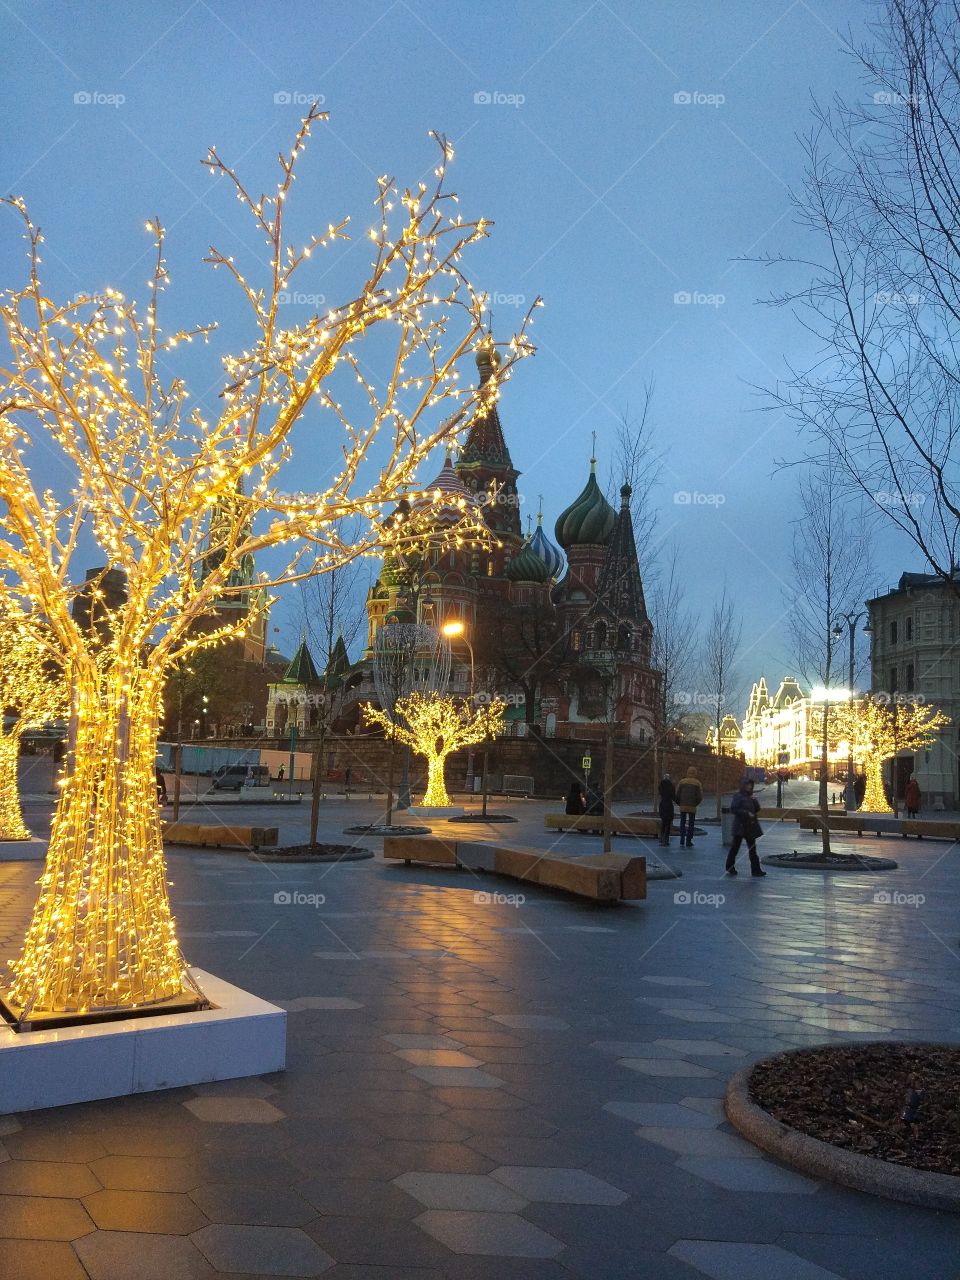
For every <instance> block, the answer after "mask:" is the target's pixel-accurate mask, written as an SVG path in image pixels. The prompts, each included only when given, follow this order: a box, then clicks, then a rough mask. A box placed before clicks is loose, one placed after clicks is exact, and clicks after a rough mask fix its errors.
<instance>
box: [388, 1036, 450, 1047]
mask: <svg viewBox="0 0 960 1280" xmlns="http://www.w3.org/2000/svg"><path fill="white" fill-rule="evenodd" d="M383 1038H384V1040H388V1041H389V1042H390V1044H392V1045H395V1046H396V1047H397V1048H398V1049H462V1048H463V1042H462V1041H461V1040H455V1039H454V1037H453V1036H428V1035H402V1034H397V1035H390V1036H384V1037H383Z"/></svg>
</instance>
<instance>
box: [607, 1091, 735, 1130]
mask: <svg viewBox="0 0 960 1280" xmlns="http://www.w3.org/2000/svg"><path fill="white" fill-rule="evenodd" d="M708 1101H710V1102H713V1101H714V1099H713V1098H710V1099H708ZM603 1109H604V1111H609V1112H611V1114H612V1115H615V1116H620V1117H622V1118H623V1119H624V1120H632V1121H633V1122H634V1123H635V1124H649V1125H660V1126H661V1127H663V1128H669V1127H675V1128H679V1127H684V1128H690V1129H715V1128H716V1127H717V1125H718V1124H719V1123H720V1121H721V1120H722V1119H723V1115H722V1113H721V1115H720V1116H712V1115H710V1114H709V1113H708V1114H706V1115H704V1114H703V1112H701V1111H699V1110H697V1109H696V1108H694V1107H686V1106H682V1105H681V1104H680V1103H677V1102H605V1103H604V1104H603Z"/></svg>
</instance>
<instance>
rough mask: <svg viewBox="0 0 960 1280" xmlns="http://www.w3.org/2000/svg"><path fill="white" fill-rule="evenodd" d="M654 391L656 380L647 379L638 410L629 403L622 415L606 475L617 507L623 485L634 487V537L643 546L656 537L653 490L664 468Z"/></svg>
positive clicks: (632, 496)
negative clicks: (656, 439) (656, 435)
mask: <svg viewBox="0 0 960 1280" xmlns="http://www.w3.org/2000/svg"><path fill="white" fill-rule="evenodd" d="M653 392H654V384H653V383H652V382H647V383H645V384H644V387H643V397H642V401H641V404H640V409H639V411H638V412H636V413H631V412H630V409H629V407H628V408H627V409H626V410H625V411H624V412H623V413H622V414H621V415H620V420H619V422H618V423H617V434H616V437H615V441H614V449H613V460H612V462H611V464H610V472H609V475H608V478H607V495H608V497H609V499H610V501H611V503H612V504H613V506H614V507H618V506H619V505H620V496H619V495H620V486H621V485H623V484H628V485H629V486H630V488H631V490H632V492H631V495H630V516H631V518H632V520H633V533H634V537H635V539H636V542H637V545H638V546H640V547H645V546H648V545H649V543H650V541H651V539H652V538H653V531H654V528H655V527H656V523H657V513H656V511H655V510H654V507H653V501H652V497H651V494H652V491H653V488H654V486H655V485H656V484H657V482H658V480H659V479H660V473H661V471H662V470H663V465H662V454H661V453H660V452H658V451H657V448H656V446H655V444H654V428H653V422H652V419H651V406H652V404H653Z"/></svg>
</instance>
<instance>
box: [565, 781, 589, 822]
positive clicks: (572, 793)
mask: <svg viewBox="0 0 960 1280" xmlns="http://www.w3.org/2000/svg"><path fill="white" fill-rule="evenodd" d="M586 810H587V802H586V799H585V798H584V794H583V787H581V785H580V783H579V782H576V781H574V782H571V783H570V790H569V791H568V792H567V807H566V809H565V810H564V812H565V813H572V814H575V815H579V814H581V813H586Z"/></svg>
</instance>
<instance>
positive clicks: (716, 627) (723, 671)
mask: <svg viewBox="0 0 960 1280" xmlns="http://www.w3.org/2000/svg"><path fill="white" fill-rule="evenodd" d="M742 635H743V621H742V618H741V615H740V611H739V610H738V609H737V608H736V606H735V604H734V601H733V600H732V599H731V598H730V596H729V594H728V592H727V585H726V583H724V585H723V590H722V591H721V593H720V599H719V600H718V601H717V602H716V604H715V605H714V606H713V612H712V613H711V615H710V622H709V624H708V626H707V630H706V633H705V635H704V638H703V645H702V648H701V651H700V670H701V672H702V679H703V685H704V691H705V692H706V693H707V695H708V697H709V700H710V705H711V706H712V707H713V709H714V728H715V730H716V744H715V748H716V753H717V769H716V779H715V781H716V792H717V821H718V822H719V821H720V815H721V807H722V806H721V795H720V790H721V788H720V782H721V775H720V725H721V722H722V721H723V717H724V707H726V706H727V705H728V702H729V699H730V695H731V693H732V692H733V690H734V686H735V679H736V666H737V660H738V657H739V653H740V639H741V636H742Z"/></svg>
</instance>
